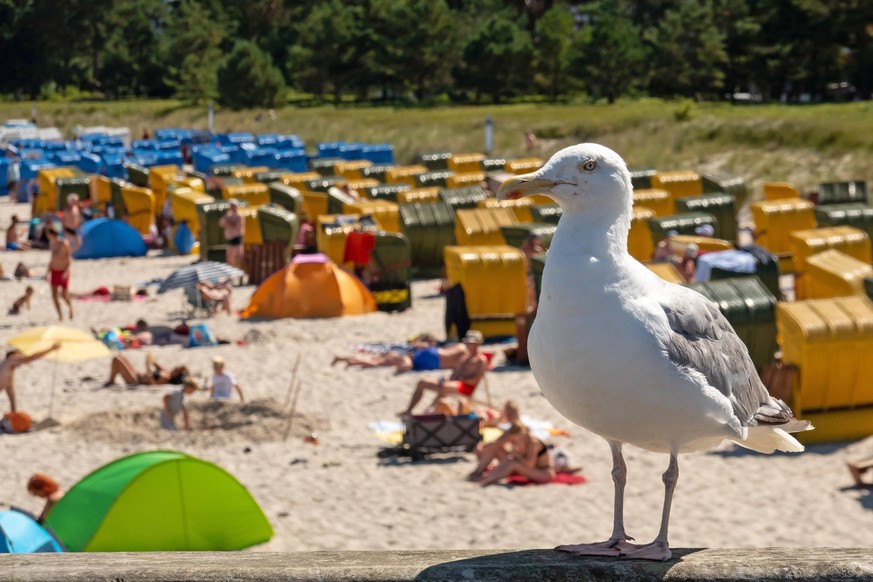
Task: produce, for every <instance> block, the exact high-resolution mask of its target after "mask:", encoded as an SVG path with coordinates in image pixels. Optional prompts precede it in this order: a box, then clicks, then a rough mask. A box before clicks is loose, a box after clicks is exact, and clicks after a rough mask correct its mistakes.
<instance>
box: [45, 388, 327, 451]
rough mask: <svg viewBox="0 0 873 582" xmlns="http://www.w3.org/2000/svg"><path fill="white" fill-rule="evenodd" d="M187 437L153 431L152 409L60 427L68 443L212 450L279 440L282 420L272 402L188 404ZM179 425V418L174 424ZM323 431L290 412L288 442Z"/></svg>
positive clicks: (323, 424)
mask: <svg viewBox="0 0 873 582" xmlns="http://www.w3.org/2000/svg"><path fill="white" fill-rule="evenodd" d="M188 412H189V414H190V417H191V427H192V430H191V432H186V431H184V430H180V431H179V432H172V431H166V430H161V429H160V428H159V422H158V417H159V414H160V412H159V410H158V409H157V408H148V409H139V410H117V411H107V412H99V413H96V414H92V415H89V416H86V417H84V418H80V419H79V420H77V421H75V422H73V423H70V424H67V425H64V426H63V427H61V430H63V431H65V432H68V433H69V438H70V439H76V440H83V441H86V442H87V441H104V442H113V443H124V444H139V443H165V442H168V441H169V442H173V441H179V442H184V443H186V444H203V445H209V446H216V445H221V444H225V443H230V442H240V441H244V442H252V443H262V442H269V441H279V440H282V438H283V437H284V434H285V430H286V426H287V421H288V417H287V415H286V413H285V411H284V410H283V408H282V406H281V405H280V404H279V403H278V402H276V401H275V400H273V399H272V398H265V399H260V400H252V401H251V402H247V403H245V404H239V403H236V402H215V401H209V402H192V403H190V404H189V405H188ZM177 424H178V425H179V426H180V427H181V426H182V419H181V418H179V419H177ZM328 428H329V426H328V422H327V420H326V419H323V418H321V419H319V418H315V417H310V416H307V415H305V414H301V413H296V414H295V415H294V422H293V423H292V427H291V434H290V436H289V438H302V437H304V436H306V435H308V434H310V433H313V432H319V433H321V432H324V431H325V430H327V429H328Z"/></svg>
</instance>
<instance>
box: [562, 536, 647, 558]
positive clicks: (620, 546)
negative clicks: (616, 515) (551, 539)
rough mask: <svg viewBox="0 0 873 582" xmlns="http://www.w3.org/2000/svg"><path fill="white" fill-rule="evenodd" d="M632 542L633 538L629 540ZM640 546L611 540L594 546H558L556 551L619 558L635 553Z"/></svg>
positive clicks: (625, 541)
mask: <svg viewBox="0 0 873 582" xmlns="http://www.w3.org/2000/svg"><path fill="white" fill-rule="evenodd" d="M627 539H629V540H632V539H633V538H627ZM638 547H639V546H637V545H635V544H631V543H628V541H627V540H613V539H609V540H606V541H605V542H595V543H592V544H572V545H564V546H558V547H556V548H555V549H556V550H557V551H559V552H567V553H569V554H574V555H576V556H610V557H614V558H618V557H621V556H624V555H626V554H628V553H629V552H633V551H634V550H636V549H637V548H638Z"/></svg>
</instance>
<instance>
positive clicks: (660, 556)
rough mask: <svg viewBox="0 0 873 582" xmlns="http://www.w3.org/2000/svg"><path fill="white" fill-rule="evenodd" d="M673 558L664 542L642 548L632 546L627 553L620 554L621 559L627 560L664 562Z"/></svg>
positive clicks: (653, 543)
mask: <svg viewBox="0 0 873 582" xmlns="http://www.w3.org/2000/svg"><path fill="white" fill-rule="evenodd" d="M672 556H673V553H672V552H671V551H670V547H669V546H668V545H667V544H666V543H664V542H652V543H650V544H646V545H644V546H634V549H632V550H631V551H629V552H622V554H621V557H622V558H625V559H628V560H657V561H659V562H666V561H667V560H669V559H670V558H671V557H672Z"/></svg>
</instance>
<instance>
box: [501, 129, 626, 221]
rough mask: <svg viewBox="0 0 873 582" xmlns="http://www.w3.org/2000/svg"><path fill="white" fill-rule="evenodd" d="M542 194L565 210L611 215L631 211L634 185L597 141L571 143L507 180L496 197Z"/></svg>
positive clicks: (616, 157) (611, 153)
mask: <svg viewBox="0 0 873 582" xmlns="http://www.w3.org/2000/svg"><path fill="white" fill-rule="evenodd" d="M530 194H545V195H546V196H549V197H551V198H552V199H553V200H554V201H555V202H557V203H558V204H560V205H561V209H562V210H563V211H564V212H584V213H594V212H596V213H598V214H599V213H601V212H605V213H608V214H612V215H613V216H620V215H621V214H623V213H625V212H627V213H629V212H630V207H631V205H632V203H633V188H632V187H631V180H630V173H629V172H628V171H627V166H626V165H625V163H624V160H622V159H621V156H619V155H618V154H617V153H615V152H614V151H612V150H611V149H609V148H607V147H604V146H602V145H599V144H596V143H583V144H579V145H574V146H570V147H568V148H564V149H563V150H561V151H559V152H557V153H556V154H555V155H553V156H552V157H551V158H550V159H549V161H548V162H546V164H545V165H544V166H543V167H542V168H540V169H539V170H537V171H536V172H531V173H530V174H524V175H521V176H514V177H512V178H510V179H509V180H506V181H505V182H504V183H503V184H502V185H501V186H500V190H499V191H498V192H497V198H498V199H501V200H503V199H514V198H520V197H522V196H527V195H530Z"/></svg>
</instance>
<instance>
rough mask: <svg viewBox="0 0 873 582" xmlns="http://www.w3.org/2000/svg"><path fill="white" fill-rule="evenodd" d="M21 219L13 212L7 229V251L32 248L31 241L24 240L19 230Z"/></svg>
mask: <svg viewBox="0 0 873 582" xmlns="http://www.w3.org/2000/svg"><path fill="white" fill-rule="evenodd" d="M20 224H21V221H20V220H18V216H17V215H15V214H13V215H12V219H11V223H10V224H9V228H7V229H6V250H7V251H23V250H25V249H29V248H30V241H28V240H26V239H24V240H22V238H21V235H20V234H19V232H18V229H19V225H20Z"/></svg>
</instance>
